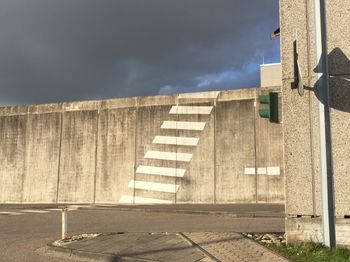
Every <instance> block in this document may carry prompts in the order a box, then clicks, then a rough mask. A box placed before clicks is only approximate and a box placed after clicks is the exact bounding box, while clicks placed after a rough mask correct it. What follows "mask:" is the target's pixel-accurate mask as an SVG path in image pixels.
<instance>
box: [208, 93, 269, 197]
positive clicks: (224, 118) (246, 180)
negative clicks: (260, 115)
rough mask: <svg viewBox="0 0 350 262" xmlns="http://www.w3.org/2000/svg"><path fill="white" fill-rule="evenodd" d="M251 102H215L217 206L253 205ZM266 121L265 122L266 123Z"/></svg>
mask: <svg viewBox="0 0 350 262" xmlns="http://www.w3.org/2000/svg"><path fill="white" fill-rule="evenodd" d="M254 102H255V101H254V100H241V101H235V102H218V103H217V106H216V120H217V121H216V126H215V129H216V130H215V143H216V145H217V146H216V147H215V162H216V166H215V168H216V169H215V178H216V179H215V199H216V202H217V203H224V202H230V201H233V199H235V201H241V202H255V201H256V175H255V174H251V175H247V174H244V170H245V168H255V139H254V136H255V134H254V132H255V128H252V127H254V124H255V108H254ZM265 121H266V120H265Z"/></svg>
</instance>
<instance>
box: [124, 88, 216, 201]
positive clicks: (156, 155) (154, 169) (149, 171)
mask: <svg viewBox="0 0 350 262" xmlns="http://www.w3.org/2000/svg"><path fill="white" fill-rule="evenodd" d="M216 96H217V94H216ZM215 98H216V97H215ZM212 112H213V106H207V105H205V106H198V105H196V106H192V105H189V106H186V105H181V106H180V105H174V106H172V107H171V109H170V111H169V115H176V116H177V121H169V120H166V121H164V122H163V123H162V125H161V127H160V129H161V130H162V131H166V130H175V131H179V132H182V131H186V132H187V133H189V134H191V136H179V135H178V136H165V135H156V136H155V137H154V139H153V142H152V145H153V146H154V147H157V146H158V147H159V146H164V145H169V146H175V148H176V152H171V151H159V150H148V151H146V153H145V155H144V160H146V161H144V162H146V163H147V160H150V161H152V160H153V163H154V160H159V163H163V164H164V165H165V164H166V162H167V161H172V162H174V161H175V162H181V163H182V164H181V167H183V166H184V165H183V163H187V164H189V163H190V162H191V160H192V154H193V151H194V148H195V147H196V146H197V145H198V143H199V139H200V138H199V137H200V134H201V132H202V131H203V130H204V128H205V126H206V122H204V121H201V122H199V121H196V122H194V121H179V119H181V117H183V118H184V119H181V120H185V119H187V120H188V118H191V116H199V115H207V116H210V114H211V113H212ZM208 119H209V118H208ZM179 147H186V153H180V152H177V148H179ZM172 148H174V147H172ZM189 148H191V150H188V149H189ZM188 151H191V152H188ZM164 161H165V162H164ZM185 166H186V167H188V165H185ZM186 169H187V168H179V167H177V163H176V167H175V168H172V167H164V166H161V164H159V166H157V165H154V164H150V165H139V166H138V167H137V169H136V171H135V176H134V177H136V174H142V177H143V180H130V181H129V183H128V187H129V188H130V189H133V191H134V195H123V196H121V198H120V199H119V203H128V204H130V203H134V204H171V203H174V202H175V194H176V193H177V192H178V190H179V185H177V184H176V179H177V178H180V179H183V178H184V177H185V176H186ZM154 176H162V177H168V178H174V179H173V180H172V181H173V183H159V182H153V181H152V179H154ZM139 190H142V191H152V192H153V193H152V195H156V196H157V198H151V197H141V196H137V193H135V192H137V191H139ZM156 192H159V193H160V194H159V196H160V197H159V198H158V195H157V193H156ZM161 193H163V194H161ZM165 196H168V197H165ZM164 198H165V199H164Z"/></svg>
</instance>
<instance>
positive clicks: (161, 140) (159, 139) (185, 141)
mask: <svg viewBox="0 0 350 262" xmlns="http://www.w3.org/2000/svg"><path fill="white" fill-rule="evenodd" d="M198 141H199V138H197V137H177V136H156V137H155V138H154V139H153V144H165V145H179V146H196V145H197V144H198Z"/></svg>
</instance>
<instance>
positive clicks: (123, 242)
mask: <svg viewBox="0 0 350 262" xmlns="http://www.w3.org/2000/svg"><path fill="white" fill-rule="evenodd" d="M51 250H53V251H54V252H56V255H57V254H61V255H63V256H67V255H68V256H70V257H71V258H72V257H75V258H81V257H86V258H92V257H94V258H97V259H98V260H99V261H120V260H122V259H129V260H132V261H159V262H168V261H179V262H197V261H201V262H204V261H222V262H226V261H227V262H230V261H233V262H235V261H237V262H241V261H243V262H244V261H269V262H283V261H287V260H286V259H284V258H282V257H280V256H278V255H276V254H274V253H272V252H270V251H269V250H267V249H266V248H264V247H262V246H261V245H259V244H257V243H255V242H254V241H253V240H251V239H248V238H245V237H243V236H242V235H241V234H238V233H217V232H201V233H154V234H153V233H152V234H151V233H123V234H107V235H102V236H98V237H96V238H90V239H84V240H80V241H76V242H71V243H67V244H65V245H63V246H60V247H53V248H51Z"/></svg>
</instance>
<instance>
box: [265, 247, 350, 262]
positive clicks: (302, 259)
mask: <svg viewBox="0 0 350 262" xmlns="http://www.w3.org/2000/svg"><path fill="white" fill-rule="evenodd" d="M266 246H267V247H268V248H270V249H272V250H274V251H275V252H277V253H279V254H281V255H283V256H285V257H287V258H289V259H290V260H292V261H295V262H309V261H312V262H325V261H331V262H343V261H346V262H350V250H348V249H343V248H333V249H330V248H327V247H324V246H323V245H321V244H315V243H306V244H301V245H286V244H280V245H276V244H266Z"/></svg>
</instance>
